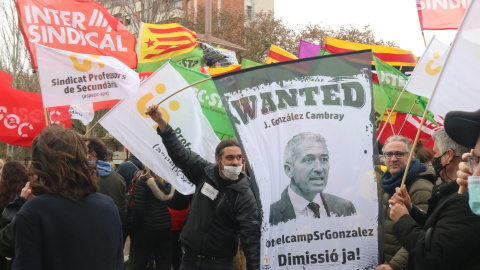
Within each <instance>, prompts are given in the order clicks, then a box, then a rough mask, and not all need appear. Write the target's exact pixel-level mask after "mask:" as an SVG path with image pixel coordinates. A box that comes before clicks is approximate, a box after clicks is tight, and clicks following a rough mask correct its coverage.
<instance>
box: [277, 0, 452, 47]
mask: <svg viewBox="0 0 480 270" xmlns="http://www.w3.org/2000/svg"><path fill="white" fill-rule="evenodd" d="M275 17H277V18H282V19H284V20H286V21H287V22H289V23H290V24H291V25H298V24H307V23H309V22H311V23H319V24H322V25H324V26H331V27H332V28H334V29H338V28H339V27H340V26H342V25H344V26H348V25H350V24H354V25H355V26H357V27H359V28H360V27H361V26H364V25H366V24H370V28H371V29H372V30H373V31H374V33H375V36H376V37H377V38H381V39H383V40H389V41H393V42H395V43H396V44H397V45H398V46H400V48H402V49H405V50H410V51H412V52H413V53H414V54H415V55H416V56H421V55H422V54H423V51H424V50H425V45H424V42H423V38H422V32H421V30H420V23H419V20H418V13H417V9H416V3H415V0H329V1H326V0H295V1H291V0H275ZM455 33H456V30H441V31H438V30H437V31H431V30H426V31H424V34H425V39H426V43H427V44H428V43H429V42H430V39H431V38H432V37H433V36H434V35H435V36H436V38H437V39H439V40H440V41H442V42H443V43H445V44H447V45H449V44H450V43H451V42H452V41H453V39H454V37H455Z"/></svg>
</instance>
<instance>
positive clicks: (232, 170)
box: [222, 162, 242, 180]
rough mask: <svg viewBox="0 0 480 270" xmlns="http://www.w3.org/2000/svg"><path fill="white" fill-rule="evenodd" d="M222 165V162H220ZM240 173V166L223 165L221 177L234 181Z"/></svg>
mask: <svg viewBox="0 0 480 270" xmlns="http://www.w3.org/2000/svg"><path fill="white" fill-rule="evenodd" d="M222 164H223V162H222ZM241 171H242V166H225V165H223V170H222V173H223V175H224V176H225V177H226V178H227V179H230V180H234V179H235V178H237V177H238V175H239V174H240V172H241Z"/></svg>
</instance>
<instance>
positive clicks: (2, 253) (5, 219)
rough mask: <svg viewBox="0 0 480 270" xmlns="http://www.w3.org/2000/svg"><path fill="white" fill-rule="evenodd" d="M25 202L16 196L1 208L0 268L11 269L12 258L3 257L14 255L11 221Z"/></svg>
mask: <svg viewBox="0 0 480 270" xmlns="http://www.w3.org/2000/svg"><path fill="white" fill-rule="evenodd" d="M25 202H26V200H25V199H24V198H23V197H20V196H17V197H16V198H15V200H14V201H13V202H11V203H9V204H8V205H7V206H6V207H5V209H3V213H2V216H1V217H0V269H12V264H13V260H7V259H6V258H5V257H8V258H13V257H15V237H14V235H13V222H14V219H15V215H16V214H17V212H18V211H19V210H20V208H21V207H22V205H23V204H24V203H25Z"/></svg>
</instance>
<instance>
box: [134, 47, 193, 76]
mask: <svg viewBox="0 0 480 270" xmlns="http://www.w3.org/2000/svg"><path fill="white" fill-rule="evenodd" d="M167 61H168V59H165V60H160V61H157V62H152V63H138V66H137V72H139V73H140V72H153V71H155V70H157V69H159V68H160V67H161V66H163V64H165V63H166V62H167ZM170 62H171V63H175V64H178V65H180V66H183V67H186V68H190V69H193V70H196V71H200V68H202V64H203V50H202V49H200V48H195V49H193V50H191V51H190V52H188V53H184V54H181V55H177V56H174V57H172V58H171V59H170Z"/></svg>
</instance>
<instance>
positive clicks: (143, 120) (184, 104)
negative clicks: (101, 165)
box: [99, 63, 220, 194]
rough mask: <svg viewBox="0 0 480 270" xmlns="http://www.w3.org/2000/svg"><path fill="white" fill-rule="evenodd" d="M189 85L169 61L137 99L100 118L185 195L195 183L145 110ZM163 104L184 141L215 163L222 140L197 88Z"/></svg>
mask: <svg viewBox="0 0 480 270" xmlns="http://www.w3.org/2000/svg"><path fill="white" fill-rule="evenodd" d="M187 85H188V83H187V82H186V81H185V80H184V79H183V77H182V76H181V75H180V74H179V73H178V72H177V71H176V70H175V69H174V68H173V67H172V66H171V65H170V64H169V63H167V64H165V65H163V66H162V67H161V68H160V69H158V70H157V71H156V72H155V73H153V74H152V75H151V76H150V77H149V78H148V79H147V80H145V81H144V82H143V83H142V84H141V85H140V89H139V91H138V93H137V95H136V97H135V98H134V99H130V100H124V101H122V102H121V103H119V104H118V105H117V106H116V107H115V108H113V109H112V110H110V112H108V113H107V114H106V115H105V116H104V117H103V118H102V119H101V120H100V121H99V122H100V124H101V125H102V126H103V127H104V128H105V129H106V130H108V132H110V134H112V135H113V136H114V137H115V138H116V139H117V140H119V141H120V142H121V143H122V144H123V145H124V146H125V147H127V149H128V150H130V151H131V152H132V153H133V154H134V155H135V156H136V157H137V158H138V159H139V160H141V161H142V162H143V164H145V165H146V166H147V167H148V168H150V169H151V170H152V171H154V172H155V173H156V174H157V175H158V176H160V177H162V178H164V179H165V180H167V181H168V182H170V183H171V184H172V185H173V186H174V187H175V188H176V189H177V190H178V191H179V192H180V193H182V194H191V193H193V192H194V190H195V186H194V185H193V184H192V183H190V182H189V181H188V179H187V178H186V177H185V175H184V174H183V172H182V171H181V170H180V169H179V168H178V167H177V166H175V165H174V164H173V162H172V161H171V159H170V157H169V156H168V154H167V151H166V149H165V147H164V145H163V143H162V139H161V138H160V136H159V135H158V134H157V131H156V128H157V124H156V123H155V122H154V121H153V120H152V119H151V118H150V117H149V116H147V115H145V109H146V107H148V106H149V105H151V104H156V103H158V102H160V101H161V100H163V99H164V98H166V97H167V96H169V95H170V94H172V93H173V92H175V91H177V90H179V89H182V88H184V87H186V86H187ZM160 107H161V109H162V112H163V115H164V117H165V119H166V120H167V122H169V124H170V126H172V128H173V129H174V130H175V133H176V134H177V136H178V137H179V139H180V141H182V143H183V144H184V145H185V146H186V147H189V148H190V149H192V150H193V151H195V152H196V153H198V154H199V155H200V156H202V157H203V158H205V159H206V160H209V161H210V162H214V160H215V147H216V146H217V145H218V143H219V142H220V140H219V139H218V137H217V136H216V135H215V133H214V131H213V129H212V127H211V126H210V124H209V123H208V121H207V118H205V116H204V115H203V113H202V109H201V107H200V103H198V100H197V99H196V97H195V94H194V90H193V89H192V88H188V89H186V90H184V91H182V92H180V93H178V94H176V95H174V96H172V97H171V98H169V99H167V100H166V101H164V102H163V103H162V104H160Z"/></svg>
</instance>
